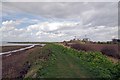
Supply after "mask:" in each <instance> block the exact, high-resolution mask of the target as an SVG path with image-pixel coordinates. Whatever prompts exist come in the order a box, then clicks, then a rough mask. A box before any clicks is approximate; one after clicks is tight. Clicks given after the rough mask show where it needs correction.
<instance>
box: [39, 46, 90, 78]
mask: <svg viewBox="0 0 120 80" xmlns="http://www.w3.org/2000/svg"><path fill="white" fill-rule="evenodd" d="M53 49H54V50H52V51H53V52H52V57H51V58H50V60H49V61H48V62H47V63H46V65H47V66H46V67H44V68H43V69H42V70H40V71H39V74H40V75H41V76H43V77H47V78H48V77H49V78H51V77H57V78H83V77H89V75H88V74H87V73H86V71H85V69H84V68H83V67H82V66H81V64H80V63H79V59H78V58H76V57H74V56H71V55H70V54H68V53H65V52H64V50H62V49H59V48H57V47H55V48H53ZM58 50H59V51H58Z"/></svg>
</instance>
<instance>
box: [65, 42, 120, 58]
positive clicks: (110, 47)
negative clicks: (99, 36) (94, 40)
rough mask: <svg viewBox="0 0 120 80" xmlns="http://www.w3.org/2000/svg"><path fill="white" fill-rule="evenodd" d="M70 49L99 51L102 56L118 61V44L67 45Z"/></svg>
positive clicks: (119, 48) (119, 55) (119, 56)
mask: <svg viewBox="0 0 120 80" xmlns="http://www.w3.org/2000/svg"><path fill="white" fill-rule="evenodd" d="M67 45H68V46H70V47H71V48H74V49H77V50H83V51H100V52H102V54H104V55H107V56H111V57H114V58H117V59H120V52H119V51H120V46H119V45H118V44H90V43H89V44H76V43H75V44H67Z"/></svg>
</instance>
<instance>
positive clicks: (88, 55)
mask: <svg viewBox="0 0 120 80" xmlns="http://www.w3.org/2000/svg"><path fill="white" fill-rule="evenodd" d="M48 53H50V55H49V56H48V58H47V59H46V60H43V61H42V60H41V59H37V57H38V56H40V54H41V55H45V54H48ZM31 55H32V54H31ZM34 55H36V58H35V59H36V60H34V59H33V56H34ZM34 55H32V56H30V58H32V59H33V60H31V61H32V62H33V66H32V67H31V69H30V71H29V72H28V74H36V76H35V77H37V78H119V73H120V64H119V63H117V64H114V63H112V62H111V61H109V60H108V59H107V58H106V57H105V56H104V55H102V54H101V53H100V52H84V51H77V50H74V49H71V48H65V47H63V46H62V45H58V44H47V45H46V46H45V47H43V48H42V49H41V51H39V54H38V53H37V52H36V53H35V54H34ZM36 63H37V65H35V64H36ZM27 77H31V75H30V76H27Z"/></svg>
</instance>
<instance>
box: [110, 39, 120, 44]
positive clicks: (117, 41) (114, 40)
mask: <svg viewBox="0 0 120 80" xmlns="http://www.w3.org/2000/svg"><path fill="white" fill-rule="evenodd" d="M112 42H113V43H120V39H112Z"/></svg>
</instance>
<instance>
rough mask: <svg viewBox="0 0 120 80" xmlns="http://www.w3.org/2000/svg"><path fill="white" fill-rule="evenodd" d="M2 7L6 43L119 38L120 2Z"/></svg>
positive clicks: (2, 29)
mask: <svg viewBox="0 0 120 80" xmlns="http://www.w3.org/2000/svg"><path fill="white" fill-rule="evenodd" d="M13 1H14V0H13ZM0 6H2V9H1V10H2V15H1V16H0V17H1V18H2V24H0V32H1V33H2V40H3V41H31V42H33V41H42V42H46V41H49V42H56V41H64V40H70V39H73V38H74V37H75V36H76V37H77V38H79V39H83V38H85V37H87V38H90V40H92V41H108V40H111V39H113V38H118V2H3V3H2V5H0Z"/></svg>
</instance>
